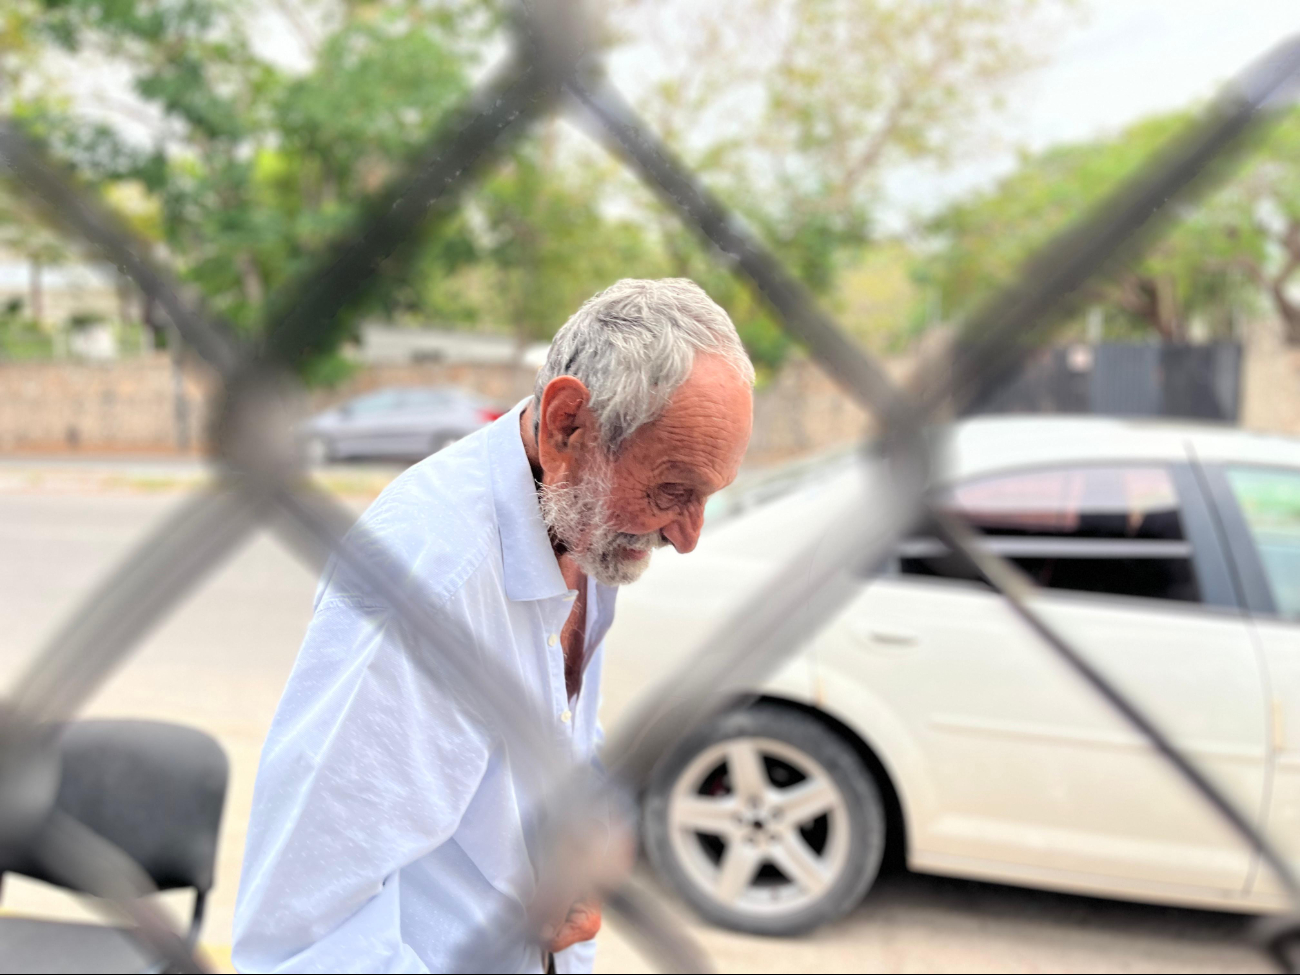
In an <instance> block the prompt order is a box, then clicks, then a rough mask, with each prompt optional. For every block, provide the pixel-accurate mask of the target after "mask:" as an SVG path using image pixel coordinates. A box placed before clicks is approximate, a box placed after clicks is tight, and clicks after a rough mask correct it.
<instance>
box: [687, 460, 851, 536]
mask: <svg viewBox="0 0 1300 975" xmlns="http://www.w3.org/2000/svg"><path fill="white" fill-rule="evenodd" d="M857 452H858V448H857V447H839V448H836V449H835V450H832V451H830V452H828V453H824V454H819V455H818V456H816V457H812V458H808V459H805V460H798V461H793V462H791V463H786V464H780V465H778V466H774V467H765V468H760V469H758V470H753V471H742V472H741V474H740V476H739V477H737V478H736V480H735V482H734V483H733V484H731V485H730V486H729V487H726V488H723V489H722V490H721V491H719V492H718V493H717V494H715V495H713V497H711V498H709V500H708V503H706V504H705V506H704V525H705V527H706V528H708V527H711V526H713V525H717V524H719V523H721V522H723V521H726V520H727V519H729V518H733V517H735V516H736V515H739V514H741V513H743V512H746V511H752V510H753V509H754V508H760V507H762V506H763V505H766V504H770V503H771V502H773V501H776V500H777V499H778V498H783V497H786V496H787V495H789V494H792V493H793V492H795V491H797V490H799V489H800V488H802V487H805V486H807V485H809V484H815V483H817V482H818V481H822V480H825V479H826V478H828V477H831V476H832V475H834V474H837V473H839V472H840V471H843V470H845V469H847V468H848V467H850V466H852V464H853V461H854V458H855V457H856V456H857Z"/></svg>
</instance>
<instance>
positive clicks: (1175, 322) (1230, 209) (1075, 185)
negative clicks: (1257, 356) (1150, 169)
mask: <svg viewBox="0 0 1300 975" xmlns="http://www.w3.org/2000/svg"><path fill="white" fill-rule="evenodd" d="M1192 117H1193V115H1192V113H1191V112H1178V113H1173V114H1169V115H1162V116H1158V117H1154V118H1150V119H1147V120H1144V121H1142V122H1139V123H1137V124H1135V125H1133V126H1130V127H1129V128H1127V129H1125V130H1123V131H1122V132H1120V133H1119V134H1118V135H1116V136H1114V137H1112V138H1107V139H1101V140H1097V141H1095V142H1091V143H1085V144H1077V145H1067V146H1058V147H1055V148H1052V149H1049V150H1047V151H1045V152H1042V153H1038V154H1036V155H1027V156H1024V157H1023V158H1022V159H1021V161H1020V164H1019V166H1018V168H1017V169H1016V170H1015V171H1014V172H1013V173H1012V174H1011V175H1009V176H1007V177H1006V178H1005V179H1003V180H1002V181H1000V182H999V183H998V184H997V185H995V186H994V187H992V188H991V189H990V190H988V191H986V192H983V193H979V194H976V195H974V196H972V197H970V198H968V199H966V200H963V201H961V202H959V203H957V204H956V205H954V206H952V207H950V208H949V209H947V210H946V211H945V212H943V213H942V214H940V215H939V216H938V217H937V218H936V219H935V220H934V221H932V223H931V225H930V227H929V231H930V233H931V238H932V246H933V247H934V253H933V255H932V256H931V257H930V258H929V259H928V260H926V261H925V262H923V263H922V265H921V267H920V268H919V277H920V278H921V279H922V281H923V282H924V283H925V285H926V286H927V287H929V288H931V289H933V291H934V292H935V294H936V295H937V297H938V298H939V300H940V303H941V305H942V308H943V311H944V315H945V317H949V318H952V317H957V316H959V315H960V314H961V313H963V312H964V311H967V310H969V309H970V308H972V307H973V306H974V305H975V304H976V303H977V302H978V301H980V300H981V299H983V298H985V297H987V296H988V295H989V294H991V293H992V291H993V290H994V289H995V288H996V287H997V286H998V285H1000V284H1002V283H1003V282H1006V281H1008V280H1010V279H1011V278H1012V276H1013V275H1014V274H1015V273H1016V272H1017V271H1018V269H1019V267H1020V265H1021V264H1022V262H1023V261H1024V260H1025V259H1026V258H1027V257H1028V256H1029V255H1030V254H1031V253H1033V252H1034V251H1035V250H1036V249H1037V248H1038V247H1040V246H1041V245H1042V244H1043V243H1045V242H1046V241H1047V240H1048V239H1049V238H1050V237H1051V236H1053V235H1054V234H1055V233H1057V232H1058V231H1059V230H1061V229H1062V228H1064V227H1066V226H1067V225H1068V224H1069V223H1070V222H1072V221H1074V220H1076V219H1078V218H1079V217H1081V216H1082V215H1083V214H1084V213H1085V212H1087V210H1088V209H1089V208H1090V207H1092V206H1093V205H1094V204H1096V203H1097V202H1098V201H1100V200H1101V199H1102V198H1103V197H1104V196H1105V195H1106V193H1108V192H1109V191H1110V190H1112V189H1114V188H1115V187H1117V186H1118V185H1119V184H1120V183H1121V182H1122V181H1123V180H1124V179H1125V178H1127V177H1128V176H1129V175H1131V174H1132V173H1133V172H1135V171H1136V170H1137V168H1138V167H1139V166H1140V165H1141V164H1142V163H1143V162H1144V161H1145V160H1147V159H1149V158H1150V157H1151V156H1152V154H1154V153H1155V152H1156V151H1157V150H1158V149H1159V148H1160V147H1161V146H1162V145H1163V144H1165V142H1166V141H1167V140H1169V139H1170V138H1172V137H1173V136H1174V135H1176V133H1178V132H1179V131H1180V130H1181V129H1182V128H1183V127H1184V126H1185V125H1187V124H1188V123H1189V121H1190V120H1191V118H1192ZM1295 131H1296V123H1295V121H1294V119H1290V120H1288V121H1287V122H1286V123H1285V124H1284V125H1283V126H1282V127H1281V129H1279V130H1278V132H1277V133H1276V135H1275V136H1274V137H1273V138H1272V139H1270V140H1268V141H1267V142H1266V143H1265V144H1263V145H1261V146H1259V147H1257V148H1256V149H1255V150H1254V152H1253V154H1252V155H1251V156H1250V157H1249V159H1248V160H1247V163H1246V165H1245V166H1244V168H1243V169H1242V170H1241V171H1239V172H1238V174H1237V175H1236V176H1235V177H1234V178H1233V179H1232V180H1231V181H1230V182H1229V183H1228V184H1227V185H1225V186H1224V187H1222V188H1221V189H1220V190H1218V191H1217V192H1215V193H1214V194H1212V195H1211V196H1210V197H1208V198H1207V199H1205V200H1204V201H1202V202H1200V203H1198V204H1197V205H1195V206H1194V207H1191V208H1189V209H1186V210H1184V212H1182V213H1180V214H1178V215H1177V220H1176V222H1175V223H1174V224H1173V225H1172V226H1171V227H1169V228H1168V229H1167V230H1166V232H1165V233H1164V235H1163V236H1161V237H1160V238H1159V239H1158V240H1157V241H1156V242H1155V243H1154V244H1153V245H1152V246H1151V247H1150V249H1149V250H1148V251H1147V252H1146V253H1145V255H1143V256H1142V258H1141V259H1140V260H1138V261H1136V262H1133V263H1131V264H1129V265H1128V266H1126V267H1124V268H1122V269H1120V270H1119V271H1118V272H1117V273H1116V274H1114V275H1113V276H1112V278H1111V279H1110V280H1108V281H1106V282H1103V283H1102V284H1100V285H1098V286H1096V287H1095V288H1094V290H1093V292H1092V293H1091V294H1090V296H1089V298H1090V301H1091V303H1092V304H1093V305H1094V306H1096V307H1100V308H1102V309H1104V310H1105V312H1106V318H1107V321H1108V323H1109V325H1108V327H1109V329H1110V330H1111V332H1112V333H1118V334H1138V335H1142V334H1145V335H1152V334H1154V335H1155V336H1157V337H1159V338H1161V339H1163V340H1166V341H1185V340H1187V339H1188V338H1189V337H1191V334H1192V332H1193V329H1194V326H1198V327H1199V329H1200V330H1201V331H1202V332H1203V333H1204V334H1206V335H1210V336H1213V335H1228V334H1231V333H1232V330H1233V327H1234V324H1235V321H1236V318H1237V316H1238V315H1239V313H1240V312H1241V311H1242V310H1243V309H1250V308H1251V307H1253V305H1254V304H1255V303H1256V300H1257V298H1258V297H1259V296H1260V289H1259V284H1260V283H1262V282H1264V281H1265V279H1268V280H1269V281H1270V282H1271V281H1272V280H1273V279H1271V278H1269V273H1270V269H1273V273H1274V274H1275V275H1277V274H1280V275H1281V278H1280V280H1281V281H1283V282H1285V280H1287V279H1288V278H1289V276H1290V275H1291V274H1292V273H1293V272H1294V271H1295V270H1296V268H1297V267H1300V222H1291V221H1290V220H1288V219H1287V218H1285V217H1283V216H1282V215H1283V214H1285V213H1286V212H1287V211H1286V207H1287V206H1288V205H1291V206H1293V207H1296V209H1295V211H1294V212H1296V214H1297V216H1300V195H1294V196H1293V195H1291V194H1293V193H1294V192H1295V188H1296V187H1297V183H1298V182H1300V178H1298V176H1297V174H1298V173H1300V170H1298V169H1297V165H1298V164H1297V161H1296V160H1297V158H1300V157H1297V156H1296V154H1295V152H1294V150H1295V148H1297V146H1296V144H1295V142H1294V140H1295V139H1296V135H1295ZM1287 200H1290V201H1291V202H1290V204H1288V203H1287V202H1284V201H1287ZM1266 203H1268V204H1269V205H1271V206H1272V207H1273V208H1274V212H1275V213H1276V214H1277V215H1278V218H1279V219H1280V220H1281V224H1282V226H1280V227H1277V228H1276V229H1275V233H1274V236H1275V237H1276V239H1277V240H1278V241H1282V242H1284V241H1285V239H1286V233H1287V228H1289V227H1292V226H1294V227H1295V231H1294V233H1295V240H1296V244H1297V245H1298V246H1297V250H1296V256H1297V262H1296V264H1294V265H1291V266H1290V267H1289V268H1288V267H1287V265H1286V263H1285V262H1284V263H1283V264H1282V266H1281V267H1276V262H1275V261H1273V260H1272V259H1271V258H1270V252H1271V246H1270V243H1269V230H1268V221H1267V220H1261V212H1260V208H1261V206H1264V205H1265V204H1266ZM1298 324H1300V320H1298Z"/></svg>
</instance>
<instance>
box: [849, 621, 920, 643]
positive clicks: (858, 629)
mask: <svg viewBox="0 0 1300 975" xmlns="http://www.w3.org/2000/svg"><path fill="white" fill-rule="evenodd" d="M853 632H854V634H855V635H856V636H857V637H858V638H859V639H862V640H865V641H866V642H868V643H873V644H876V645H877V646H882V647H910V646H914V645H915V644H916V641H917V639H918V638H917V635H916V633H914V632H913V631H911V630H904V629H899V628H896V627H892V626H866V625H862V626H855V627H854V628H853Z"/></svg>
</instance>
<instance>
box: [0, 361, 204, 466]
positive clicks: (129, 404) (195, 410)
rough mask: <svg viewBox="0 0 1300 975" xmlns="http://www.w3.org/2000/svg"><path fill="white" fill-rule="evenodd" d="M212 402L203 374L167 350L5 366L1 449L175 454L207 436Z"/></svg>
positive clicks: (0, 384)
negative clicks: (185, 367) (181, 368)
mask: <svg viewBox="0 0 1300 975" xmlns="http://www.w3.org/2000/svg"><path fill="white" fill-rule="evenodd" d="M178 379H179V382H180V394H181V395H180V396H179V397H178V396H177V382H178ZM207 403H208V396H207V384H206V383H205V382H204V380H203V378H202V376H201V375H200V374H198V373H195V372H189V371H187V372H185V373H184V374H183V375H181V376H179V377H178V375H177V373H176V370H175V369H174V368H173V364H172V361H171V359H169V358H168V357H167V355H165V354H162V353H157V354H152V355H148V356H141V357H138V358H131V359H122V360H118V361H114V362H79V361H71V360H59V361H53V362H19V363H2V364H0V452H5V453H13V452H24V451H79V450H85V451H124V452H156V451H176V450H179V449H181V448H182V447H183V446H184V445H186V444H189V445H195V444H197V443H198V442H199V441H200V440H201V439H202V431H203V430H205V429H206V426H207Z"/></svg>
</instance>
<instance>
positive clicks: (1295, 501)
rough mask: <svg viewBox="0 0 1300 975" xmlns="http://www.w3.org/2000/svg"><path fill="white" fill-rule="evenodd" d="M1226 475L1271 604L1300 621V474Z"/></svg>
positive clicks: (1247, 471)
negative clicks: (1264, 578) (1262, 569)
mask: <svg viewBox="0 0 1300 975" xmlns="http://www.w3.org/2000/svg"><path fill="white" fill-rule="evenodd" d="M1227 474H1228V483H1229V484H1230V485H1231V486H1232V493H1233V495H1234V496H1235V497H1236V499H1237V504H1238V505H1239V506H1240V507H1241V513H1242V515H1244V516H1245V519H1246V525H1247V526H1248V527H1249V528H1250V534H1251V537H1252V538H1253V539H1254V542H1255V548H1256V550H1257V551H1258V552H1259V559H1260V561H1261V562H1262V563H1263V565H1264V576H1265V577H1266V578H1267V579H1268V586H1269V589H1271V590H1272V592H1273V604H1274V605H1275V606H1276V607H1277V611H1278V612H1279V613H1280V614H1281V615H1283V616H1285V617H1287V618H1288V619H1300V471H1288V470H1280V469H1278V468H1266V467H1235V468H1229V469H1228V472H1227Z"/></svg>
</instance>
